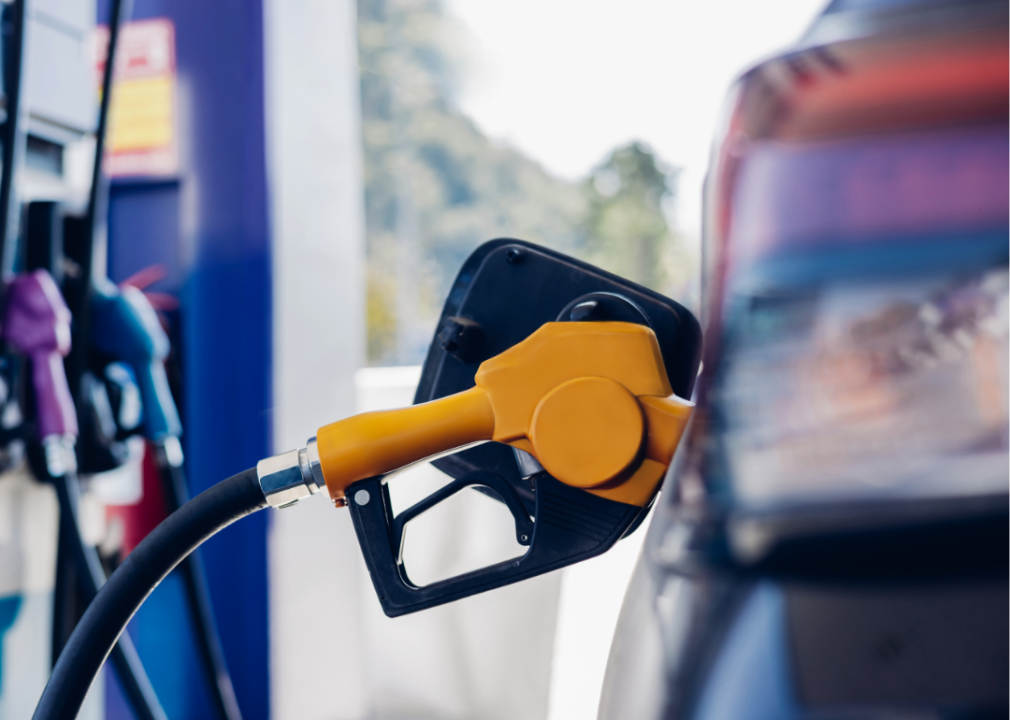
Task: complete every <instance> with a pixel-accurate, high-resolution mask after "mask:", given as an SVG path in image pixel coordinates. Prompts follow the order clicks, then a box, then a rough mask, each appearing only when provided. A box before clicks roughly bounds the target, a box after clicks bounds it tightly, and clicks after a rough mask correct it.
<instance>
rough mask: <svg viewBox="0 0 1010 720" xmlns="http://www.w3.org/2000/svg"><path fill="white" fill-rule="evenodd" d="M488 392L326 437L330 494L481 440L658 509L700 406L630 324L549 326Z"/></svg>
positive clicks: (516, 350)
mask: <svg viewBox="0 0 1010 720" xmlns="http://www.w3.org/2000/svg"><path fill="white" fill-rule="evenodd" d="M475 381H476V385H477V386H476V387H474V388H472V389H470V390H467V391H465V392H461V393H457V394H455V395H450V396H448V397H444V398H440V399H438V400H433V401H432V402H428V403H424V404H422V405H413V406H411V407H407V408H403V409H401V410H385V411H380V412H371V413H364V414H362V415H356V416H354V417H351V418H347V419H346V420H341V421H339V422H335V423H332V424H330V425H326V426H325V427H322V428H320V429H319V433H318V435H317V438H316V443H317V448H318V451H319V461H320V466H321V468H322V472H323V477H324V479H325V480H326V488H327V490H328V491H329V493H330V497H331V498H332V499H333V500H334V501H335V502H338V501H339V502H342V501H343V497H344V492H345V490H346V489H347V487H348V486H349V485H351V484H352V483H354V482H357V481H358V480H363V479H365V478H368V477H373V476H376V475H381V474H384V473H388V472H391V471H393V470H397V469H399V468H401V467H404V466H405V465H409V464H411V463H413V462H417V461H419V460H423V459H425V458H428V457H431V456H433V455H437V454H439V453H443V452H446V451H448V450H452V449H455V448H458V447H462V446H463V445H467V444H470V443H473V442H477V441H481V440H495V441H497V442H502V443H508V444H510V445H512V446H514V447H517V448H519V449H521V450H525V451H526V452H528V453H530V454H532V455H533V456H534V457H536V458H537V460H538V461H539V462H540V464H541V465H543V467H544V469H545V470H547V471H548V472H549V473H550V474H551V475H553V476H554V477H555V478H557V479H558V480H560V481H561V482H563V483H566V484H568V485H571V486H574V487H578V488H582V489H584V490H585V491H586V492H590V493H593V494H594V495H599V496H601V497H604V498H607V499H609V500H615V501H618V502H623V503H627V504H630V505H638V506H645V505H647V504H648V503H649V501H650V500H651V498H652V497H653V495H655V493H656V490H657V489H658V487H659V483H660V482H661V481H662V479H663V475H664V474H665V472H666V468H667V466H668V465H669V463H670V459H671V458H672V457H673V452H674V450H676V448H677V444H678V443H679V442H680V436H681V434H682V433H683V430H684V426H685V425H686V424H687V420H688V418H689V417H690V414H691V410H692V409H693V407H694V405H693V404H692V403H690V402H688V401H686V400H682V399H680V398H678V397H676V396H674V395H673V394H672V393H673V391H672V389H671V388H670V381H669V379H668V378H667V376H666V368H665V366H664V365H663V357H662V355H661V354H660V351H659V345H658V343H657V342H656V336H655V334H654V333H653V332H652V330H651V329H649V328H647V327H645V326H643V325H635V324H632V323H623V322H563V323H547V324H546V325H543V326H542V327H541V328H540V329H539V330H537V331H536V332H535V333H533V334H532V335H530V336H529V337H528V338H526V339H525V340H523V341H522V342H521V343H519V344H517V345H515V346H513V347H511V348H509V349H508V350H506V351H505V352H503V353H501V354H500V355H498V356H496V357H493V358H491V359H490V360H486V361H485V362H484V363H482V364H481V366H480V368H479V369H478V370H477V375H476V376H475Z"/></svg>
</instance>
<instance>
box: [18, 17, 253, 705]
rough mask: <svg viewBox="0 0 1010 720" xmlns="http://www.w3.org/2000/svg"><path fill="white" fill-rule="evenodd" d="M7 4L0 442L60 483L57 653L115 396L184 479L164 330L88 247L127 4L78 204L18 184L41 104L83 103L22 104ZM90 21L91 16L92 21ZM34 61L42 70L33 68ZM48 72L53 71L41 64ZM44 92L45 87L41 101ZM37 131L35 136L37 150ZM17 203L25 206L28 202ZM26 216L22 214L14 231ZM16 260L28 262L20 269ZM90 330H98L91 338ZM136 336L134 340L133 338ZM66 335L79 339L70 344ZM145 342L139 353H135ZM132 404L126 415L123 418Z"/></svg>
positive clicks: (85, 563) (130, 426)
mask: <svg viewBox="0 0 1010 720" xmlns="http://www.w3.org/2000/svg"><path fill="white" fill-rule="evenodd" d="M49 11H51V9H48V10H47V12H49ZM5 12H6V15H5V20H6V22H5V27H6V28H9V29H10V32H9V33H8V37H7V38H6V42H5V44H4V50H5V62H4V67H5V69H6V71H7V72H6V74H5V89H6V90H7V104H6V108H7V119H6V122H5V124H4V126H3V129H2V139H3V142H4V148H5V150H9V151H5V152H4V154H3V162H4V166H3V175H2V179H0V258H2V259H3V266H2V267H3V273H2V275H3V278H4V280H5V285H6V287H5V294H4V304H3V327H2V333H0V335H2V339H3V340H4V342H5V347H6V350H7V354H5V355H4V357H3V363H2V370H3V372H4V377H3V378H2V379H3V381H4V382H3V383H2V384H3V389H4V391H5V392H4V397H3V400H2V403H3V406H4V412H3V413H2V417H3V420H2V421H0V425H2V426H3V437H2V438H0V439H2V440H4V441H5V442H4V448H3V452H2V453H0V456H2V458H3V459H4V461H5V465H4V467H5V468H16V467H18V466H19V465H20V464H21V461H22V457H23V456H24V455H25V453H24V451H23V448H24V446H25V444H27V459H28V463H29V467H30V468H31V470H32V473H33V475H34V477H35V478H36V479H38V480H40V481H43V482H44V483H46V484H51V486H52V487H53V488H55V490H56V497H57V498H58V505H59V543H58V551H57V557H56V568H57V570H56V586H55V592H54V601H53V612H52V626H51V634H52V658H53V661H54V662H55V660H56V658H57V657H58V656H59V654H60V653H61V651H62V649H63V645H64V643H65V641H66V639H67V637H68V636H69V635H70V633H71V631H72V630H73V627H74V625H75V624H76V621H77V619H78V617H79V615H80V613H81V612H82V611H83V608H84V607H85V606H86V605H87V604H88V603H89V602H91V600H92V599H93V598H94V596H95V595H96V593H97V592H98V590H99V589H100V588H101V587H102V585H103V584H104V583H105V580H106V570H105V568H104V567H103V560H102V558H101V557H100V556H99V553H98V551H97V549H96V548H95V547H94V545H93V543H92V542H89V541H88V540H87V539H86V538H85V536H84V532H83V529H82V515H81V513H82V508H81V501H82V488H81V484H80V480H79V478H78V468H79V467H80V468H81V469H82V470H83V471H85V472H89V473H92V474H94V473H102V472H104V471H107V470H112V469H115V468H116V467H118V466H119V465H121V464H122V463H123V462H124V460H126V459H127V458H126V453H124V446H123V444H122V443H121V442H120V441H121V440H122V439H124V438H125V437H126V436H128V435H129V434H130V433H131V432H132V431H135V430H138V429H139V427H138V426H139V420H140V418H141V414H140V413H139V412H136V409H139V407H138V406H139V404H138V403H136V402H134V403H133V405H134V406H135V411H134V412H132V415H131V413H129V412H125V410H126V405H128V403H125V402H124V398H129V397H133V398H138V397H143V400H144V401H145V403H146V406H145V407H144V410H143V417H145V418H146V420H147V423H146V430H147V431H148V432H147V434H148V436H149V437H151V438H152V440H153V441H154V442H155V443H156V447H157V449H158V456H159V457H160V458H161V459H162V462H161V467H162V470H163V479H164V486H165V490H166V498H167V500H168V505H169V507H170V508H173V507H175V506H177V505H178V504H180V503H181V502H182V500H181V498H184V497H185V478H184V476H183V475H182V474H181V473H182V468H181V450H180V449H179V444H178V436H179V434H180V432H181V428H180V427H179V421H178V414H177V413H176V411H175V408H174V405H173V404H172V399H171V395H170V393H169V392H168V388H167V383H166V382H165V381H164V368H163V365H162V362H163V360H164V354H165V353H166V352H167V338H165V336H164V333H163V331H161V328H160V326H158V324H157V319H156V318H155V317H154V313H153V310H151V308H150V306H149V304H147V301H146V299H145V298H144V297H143V295H142V294H141V293H140V292H139V291H138V290H135V289H132V288H128V289H126V290H125V291H124V292H122V293H121V292H120V291H119V289H118V288H116V287H115V286H112V285H111V284H110V283H109V282H108V281H107V280H105V279H104V263H103V262H101V260H100V258H99V262H97V263H96V262H93V261H94V260H95V258H96V254H97V255H98V256H101V255H102V254H103V253H104V221H103V220H102V218H103V215H104V212H105V210H104V208H105V195H106V189H105V186H104V183H103V181H102V171H101V161H102V158H103V145H104V140H105V134H106V128H107V125H108V114H109V105H110V101H109V98H110V95H111V78H112V70H113V68H114V65H115V63H114V58H115V55H114V53H115V48H116V44H117V42H116V41H117V38H118V35H119V29H120V27H121V24H122V22H123V19H124V18H125V17H126V16H128V14H129V10H128V3H122V2H119V1H115V2H113V3H112V18H111V22H110V39H109V53H108V61H107V63H106V67H105V78H104V87H105V88H106V89H107V90H106V92H105V93H104V94H103V97H102V102H101V109H100V112H99V115H98V117H99V122H98V128H97V131H96V133H95V140H96V143H95V145H96V147H95V159H94V164H93V167H92V183H91V186H90V188H89V189H88V199H87V204H86V206H84V207H85V210H84V212H83V214H82V212H81V207H82V205H83V203H82V202H81V198H80V195H81V193H80V192H79V191H80V190H81V189H80V188H77V191H78V192H76V193H75V192H74V189H73V188H70V189H68V188H66V187H65V186H63V185H57V184H55V183H54V182H53V181H52V179H49V178H47V179H46V180H45V181H40V180H39V178H38V177H36V176H32V178H30V180H31V182H30V183H28V184H29V185H30V186H31V187H30V189H29V190H28V191H26V190H25V187H24V185H25V177H24V174H23V173H22V169H23V165H24V163H25V146H26V143H27V140H26V137H27V136H28V132H29V131H35V132H41V133H42V134H45V133H46V132H48V125H49V123H48V122H47V121H46V119H45V112H50V113H52V114H56V115H59V116H60V117H62V118H63V119H65V118H66V117H67V116H68V115H69V116H71V117H72V116H73V110H75V109H79V108H77V107H75V106H72V107H71V108H70V110H69V111H68V110H67V108H65V107H61V106H59V105H58V103H57V106H56V110H55V111H54V110H53V108H52V107H48V106H46V105H45V103H44V102H43V103H39V104H40V105H41V106H42V108H43V113H42V115H43V117H41V118H40V117H36V116H35V115H34V114H30V113H29V111H28V109H27V107H28V106H27V104H26V103H25V102H24V97H25V92H24V86H25V83H26V70H25V68H24V59H25V55H26V48H27V47H29V41H28V35H29V34H30V33H29V28H30V27H31V25H32V23H33V22H35V20H36V19H37V18H35V16H34V15H33V14H32V13H31V12H29V10H28V8H27V2H26V1H25V0H19V1H18V2H15V3H13V4H12V5H10V6H9V7H8V8H7V10H6V11H5ZM85 15H86V13H85ZM90 22H91V23H93V19H91V20H90ZM81 34H82V35H84V33H81ZM83 56H84V54H83V53H82V57H83ZM78 69H79V68H78ZM85 71H86V72H88V73H90V67H87V66H86V67H85ZM35 72H36V74H37V73H38V70H37V69H36V71H35ZM87 79H88V78H85V80H87ZM72 80H73V81H74V83H73V84H74V87H76V88H79V89H81V88H83V89H84V90H85V93H86V94H85V96H84V97H85V98H86V99H88V100H90V97H89V96H88V95H87V92H86V90H87V88H89V87H90V83H88V82H79V80H80V78H76V77H75V78H72ZM46 84H47V85H48V84H58V83H55V82H54V81H53V78H52V77H49V76H47V77H46ZM45 95H46V94H45V93H43V98H44V99H45ZM50 104H52V103H50ZM92 106H93V103H90V104H89V105H88V106H87V107H85V108H84V111H83V113H79V114H81V115H82V116H83V117H84V118H85V119H86V120H87V119H88V118H87V115H88V114H89V112H90V110H89V108H91V107H92ZM33 108H34V105H33ZM61 111H62V115H60V112H61ZM92 117H93V116H92ZM82 125H84V126H85V127H86V126H87V122H82ZM39 128H42V129H41V130H39ZM62 133H63V134H62V135H60V139H62V140H64V141H67V137H66V136H67V135H68V133H67V131H66V129H64V130H63V131H62ZM32 137H35V136H34V135H33V136H32ZM45 142H46V141H43V140H40V139H38V138H36V139H35V143H34V145H35V146H36V150H38V146H40V145H42V144H44V143H45ZM50 145H51V146H52V147H49V146H47V147H46V148H43V149H48V150H49V151H51V152H50V154H51V155H52V154H53V152H55V151H53V148H56V150H57V151H59V152H58V153H57V154H56V157H57V158H58V159H59V162H58V163H56V164H55V165H54V166H53V167H52V168H47V169H50V170H53V169H55V170H59V171H60V172H62V169H63V167H62V160H63V155H62V152H63V149H64V146H58V145H56V144H54V143H50ZM34 165H35V166H38V165H39V162H38V161H37V160H36V161H35V162H34ZM32 183H34V185H33V184H32ZM23 204H26V208H27V209H26V211H24V212H23V210H22V207H23ZM23 215H24V216H25V220H27V226H26V227H25V229H24V232H23V235H22V233H21V226H22V216H23ZM96 238H97V240H96ZM21 270H27V271H29V272H28V273H27V274H21V275H15V272H16V271H21ZM54 276H55V277H56V278H58V279H59V280H61V281H62V285H63V287H64V292H65V294H66V296H67V297H68V299H69V300H70V304H71V306H72V307H73V308H74V314H73V319H74V322H73V324H72V323H71V319H72V316H71V312H70V309H69V308H68V306H67V303H65V302H64V300H63V297H62V296H61V292H60V288H59V286H58V284H57V282H54V279H53V277H54ZM93 280H94V282H93ZM96 286H97V288H96ZM145 313H146V314H145ZM92 316H94V322H93V321H92ZM152 323H153V324H152ZM72 334H73V335H74V342H73V343H71V335H72ZM92 335H94V336H95V341H94V342H92V337H91V336H92ZM124 340H126V341H127V343H128V344H127V345H126V346H124V345H123V344H122V343H123V341H124ZM131 340H132V341H133V344H132V345H129V341H131ZM110 342H111V345H110ZM117 343H118V344H117ZM72 346H76V347H74V349H73V350H72ZM138 352H140V353H141V356H138V354H137V353H138ZM145 352H146V353H147V355H144V353H145ZM96 353H97V362H96ZM152 353H153V354H152ZM117 354H124V355H125V357H124V358H123V359H125V360H128V361H132V365H126V364H123V362H122V361H121V360H118V359H117V357H116V355H117ZM68 355H69V357H68V358H67V366H68V369H69V374H70V381H69V382H68V377H67V371H66V370H65V369H64V357H66V356H68ZM138 357H139V360H138ZM25 364H27V366H28V367H29V368H30V376H31V380H30V383H29V382H28V381H26V380H24V379H23V376H24V375H25V373H24V372H22V365H25ZM93 365H94V366H95V367H92V366H93ZM133 368H136V370H134V369H133ZM137 378H139V383H138V382H137ZM71 388H73V391H72V390H71ZM107 389H113V390H117V391H118V392H114V393H112V394H113V396H114V398H115V400H116V401H118V402H117V405H118V406H119V407H118V408H117V410H118V411H117V412H114V413H111V412H110V409H111V407H110V402H109V397H108V396H109V393H108V392H107ZM75 395H76V397H75ZM75 400H76V401H77V402H76V409H75ZM77 411H80V415H81V418H80V419H81V421H82V422H81V423H80V428H81V430H83V433H84V434H83V437H82V440H83V442H81V443H78V442H77V440H78V437H79V435H80V433H79V423H78V414H77ZM131 416H132V420H130V419H129V418H130V417H131ZM110 426H111V429H110ZM78 452H79V453H80V454H79V457H78ZM78 459H80V460H81V462H78ZM96 477H97V476H96ZM12 511H13V510H12ZM22 544H23V543H22ZM10 547H13V548H15V549H16V548H17V543H15V544H13V545H9V546H8V548H5V551H9V548H10ZM197 563H198V558H193V559H191V561H190V562H188V563H187V564H186V565H185V568H184V570H185V577H186V581H187V582H186V585H187V589H188V590H189V605H190V607H191V608H192V611H193V612H192V614H193V615H194V619H195V623H196V627H197V634H198V645H199V646H200V647H201V649H202V650H203V651H204V652H203V655H204V658H205V663H204V664H205V666H206V669H207V677H208V681H209V684H210V686H211V688H212V691H211V693H210V696H211V699H212V701H213V702H214V704H215V705H216V708H217V711H218V713H219V714H220V716H221V717H223V718H238V717H240V714H239V711H238V706H237V703H236V701H235V698H234V693H233V692H232V690H231V685H230V681H229V678H228V673H227V668H226V667H225V665H224V661H223V655H222V653H221V649H220V642H219V641H218V640H217V637H216V629H215V627H214V622H213V615H212V614H211V610H210V604H209V597H208V594H207V591H206V585H205V581H203V576H202V570H201V569H200V567H199V565H198V564H197ZM5 564H6V563H5ZM15 565H17V563H15ZM4 600H5V599H4ZM20 606H21V599H20V596H17V595H15V596H13V597H12V599H11V602H2V609H0V612H2V613H3V617H2V618H0V619H2V620H3V621H4V622H3V630H6V629H7V628H8V627H10V626H11V625H12V624H13V622H14V620H15V619H16V616H17V612H18V610H19V608H20ZM5 611H6V612H5ZM0 632H2V631H0ZM111 655H112V659H113V664H114V666H115V668H116V671H117V676H118V678H119V680H120V685H121V687H122V688H123V690H124V692H125V694H126V698H127V700H128V701H129V703H130V705H131V706H132V708H133V710H134V712H135V714H136V716H137V717H139V718H147V719H149V720H157V719H159V718H165V713H164V711H163V710H162V708H161V706H160V704H159V702H158V699H157V697H156V695H155V693H154V690H153V688H152V686H151V683H150V681H149V679H148V677H147V675H146V673H145V671H144V668H143V665H142V664H141V661H140V658H139V655H138V653H137V651H136V649H135V648H134V646H133V643H132V641H131V639H130V638H129V636H124V637H122V638H120V639H119V642H118V643H117V644H116V646H115V647H114V648H113V649H112V651H111ZM40 687H41V684H40Z"/></svg>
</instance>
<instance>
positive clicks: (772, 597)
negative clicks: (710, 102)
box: [599, 0, 1010, 720]
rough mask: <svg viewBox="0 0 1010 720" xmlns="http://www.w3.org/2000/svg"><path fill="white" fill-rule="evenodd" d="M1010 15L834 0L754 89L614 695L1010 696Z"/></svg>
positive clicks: (712, 237) (724, 154)
mask: <svg viewBox="0 0 1010 720" xmlns="http://www.w3.org/2000/svg"><path fill="white" fill-rule="evenodd" d="M1007 15H1008V9H1007V5H1006V3H1005V2H969V3H960V4H952V3H941V2H914V3H912V2H886V1H885V2H880V1H873V0H869V1H865V2H861V1H858V0H855V1H850V2H834V3H832V4H831V5H830V6H829V7H828V8H827V9H826V10H825V11H824V12H823V14H822V15H821V16H820V17H819V18H818V19H817V20H816V21H815V22H814V24H813V25H812V27H811V28H810V29H809V31H808V32H807V34H806V35H805V36H804V37H803V38H802V39H801V41H800V42H799V43H798V44H797V45H796V46H795V47H794V48H792V49H791V50H789V51H788V52H786V53H784V54H782V55H779V56H777V57H775V58H773V59H771V60H768V61H767V62H763V63H761V64H760V65H758V66H757V67H754V68H753V69H751V70H750V71H748V72H747V73H745V74H744V75H743V76H742V77H741V78H740V80H739V82H738V83H737V84H736V85H735V87H734V88H733V89H732V91H731V93H730V97H729V103H728V114H727V116H726V118H725V125H724V127H722V128H721V129H720V134H719V136H718V139H717V143H716V148H715V153H714V155H713V159H712V165H711V169H710V174H709V177H708V183H707V190H706V229H705V256H704V258H705V267H704V303H705V305H704V308H703V325H704V327H705V342H706V349H705V356H704V365H703V369H702V373H701V377H700V381H699V384H698V390H697V398H696V399H697V402H698V409H697V411H696V413H695V417H694V419H693V425H692V427H691V429H690V431H689V436H688V438H687V439H686V440H685V442H684V443H682V446H681V448H680V450H679V452H678V455H677V457H676V459H675V461H674V465H673V466H672V467H671V471H670V473H669V475H668V476H667V479H666V484H665V486H664V491H663V495H662V497H661V499H660V501H659V502H658V504H657V508H656V513H655V516H654V519H653V521H652V524H651V527H650V529H649V535H648V537H647V539H646V543H645V550H644V552H643V556H642V558H641V560H640V561H639V564H638V567H637V568H636V571H635V575H634V578H633V580H632V584H631V586H630V588H629V590H628V595H627V597H626V600H625V605H624V608H623V611H622V615H621V619H620V622H619V624H618V629H617V633H616V635H615V639H614V644H613V647H612V650H611V657H610V663H609V667H608V671H607V677H606V680H605V683H604V689H603V695H602V699H601V705H600V715H599V717H600V718H601V720H616V719H617V718H622V719H623V718H636V719H638V720H650V719H652V718H678V719H679V718H684V719H686V718H692V719H696V720H716V719H719V720H723V719H725V720H786V719H788V718H824V719H828V718H846V719H849V718H852V719H854V718H859V719H870V718H873V719H883V718H895V719H898V718H901V719H903V720H904V719H912V718H914V719H916V720H919V719H922V720H926V719H927V718H928V719H930V720H932V719H934V718H935V719H941V718H944V719H946V718H951V719H955V718H956V719H960V718H989V717H993V718H995V717H1000V718H1006V717H1007V714H1008V695H1010V680H1008V678H1010V666H1008V655H1010V647H1008V633H1010V627H1008V614H1010V598H1008V591H1007V588H1008V562H1010V560H1008V550H1007V548H1008V483H1010V473H1008V462H1010V461H1008V421H1007V417H1008V413H1007V404H1008V403H1007V399H1008V380H1007V375H1008V370H1007V368H1008V350H1007V346H1008V322H1010V321H1008V221H1007V220H1008V123H1007V102H1008V93H1007V88H1008V77H1007V75H1008V74H1007V68H1008V45H1007Z"/></svg>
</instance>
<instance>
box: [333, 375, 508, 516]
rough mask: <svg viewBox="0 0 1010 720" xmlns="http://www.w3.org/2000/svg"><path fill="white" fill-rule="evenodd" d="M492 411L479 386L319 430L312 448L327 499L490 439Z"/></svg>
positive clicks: (344, 421)
mask: <svg viewBox="0 0 1010 720" xmlns="http://www.w3.org/2000/svg"><path fill="white" fill-rule="evenodd" d="M493 433H494V413H493V412H492V410H491V403H490V402H489V401H488V398H487V395H486V394H485V393H484V391H483V390H481V389H480V388H472V389H470V390H467V391H465V392H461V393H457V394H455V395H449V396H448V397H444V398H440V399H438V400H433V401H432V402H428V403H423V404H421V405H411V406H410V407H406V408H403V409H401V410H380V411H377V412H368V413H362V414H361V415H355V416H353V417H349V418H347V419H345V420H339V421H338V422H335V423H331V424H329V425H326V426H324V427H321V428H320V429H319V432H318V434H317V435H316V447H317V448H318V450H319V463H320V465H321V467H322V470H323V477H324V478H325V480H326V489H327V490H328V491H329V493H330V498H331V499H333V500H334V501H339V500H340V499H341V498H343V497H344V490H346V489H347V486H348V485H350V484H351V483H353V482H356V481H358V480H363V479H364V478H368V477H373V476H375V475H382V474H384V473H388V472H392V471H393V470H397V469H399V468H402V467H404V466H406V465H410V464H411V463H415V462H418V461H419V460H424V459H426V458H429V457H432V456H434V455H438V454H439V453H442V452H445V451H446V450H452V449H455V448H458V447H462V446H463V445H469V444H470V443H473V442H479V441H481V440H490V439H491V437H492V435H493Z"/></svg>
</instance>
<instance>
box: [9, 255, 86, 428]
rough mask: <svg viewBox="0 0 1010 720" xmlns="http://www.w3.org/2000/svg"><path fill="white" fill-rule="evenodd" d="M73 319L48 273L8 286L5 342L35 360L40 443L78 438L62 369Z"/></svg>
mask: <svg viewBox="0 0 1010 720" xmlns="http://www.w3.org/2000/svg"><path fill="white" fill-rule="evenodd" d="M70 319H71V316H70V310H69V309H68V308H67V305H66V303H65V302H64V301H63V296H62V295H61V294H60V291H59V288H57V287H56V283H55V282H54V281H53V279H52V277H51V276H50V275H49V273H48V272H46V271H45V270H36V271H34V272H32V273H30V274H28V275H20V276H18V277H16V278H15V279H14V280H13V281H12V282H11V284H10V285H9V286H8V288H7V302H6V306H5V309H4V320H3V337H4V339H5V340H6V341H7V342H9V343H10V344H11V345H12V346H13V347H15V348H17V350H18V351H19V352H21V353H24V354H25V355H26V356H28V358H29V359H30V360H31V364H32V385H33V387H34V389H35V407H36V422H37V424H38V435H39V437H40V438H46V437H50V436H54V435H56V436H74V437H76V436H77V413H76V412H75V410H74V401H73V397H72V396H71V394H70V386H69V385H68V384H67V374H66V370H65V369H64V367H63V358H64V357H65V356H66V354H67V353H68V352H70Z"/></svg>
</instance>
